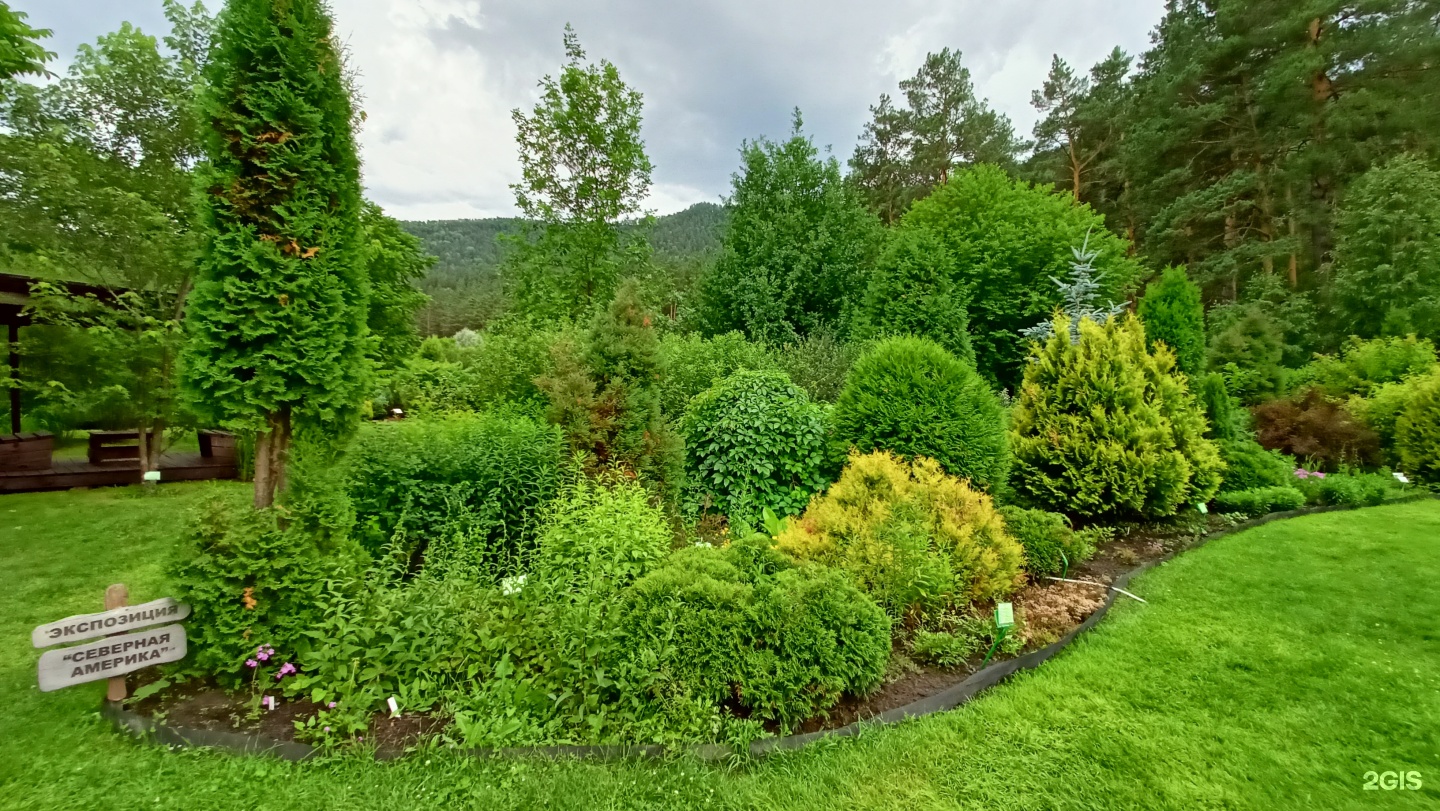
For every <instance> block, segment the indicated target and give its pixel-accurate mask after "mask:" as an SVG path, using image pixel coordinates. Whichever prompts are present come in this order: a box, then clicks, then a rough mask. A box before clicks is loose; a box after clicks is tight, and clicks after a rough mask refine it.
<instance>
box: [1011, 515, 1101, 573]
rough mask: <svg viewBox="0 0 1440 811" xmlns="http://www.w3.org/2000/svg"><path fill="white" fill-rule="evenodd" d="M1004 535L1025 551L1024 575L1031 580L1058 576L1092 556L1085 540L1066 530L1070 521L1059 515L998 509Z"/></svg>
mask: <svg viewBox="0 0 1440 811" xmlns="http://www.w3.org/2000/svg"><path fill="white" fill-rule="evenodd" d="M1000 515H1001V517H1003V518H1004V519H1005V531H1006V532H1009V533H1010V534H1011V535H1013V536H1014V537H1015V540H1017V541H1019V542H1020V546H1022V547H1024V549H1025V571H1027V572H1029V573H1030V576H1031V577H1040V576H1045V575H1058V574H1060V572H1062V571H1064V570H1065V569H1066V568H1068V567H1069V566H1074V565H1076V564H1078V563H1082V562H1084V561H1085V560H1087V559H1089V558H1090V556H1091V555H1093V554H1095V547H1094V546H1093V545H1092V544H1091V543H1090V541H1089V539H1088V538H1087V537H1086V536H1084V535H1082V534H1079V533H1076V532H1075V530H1073V529H1072V528H1071V527H1070V519H1068V518H1066V517H1065V516H1063V515H1061V514H1059V513H1052V512H1045V511H1044V510H1028V509H1025V508H1024V507H1015V506H1005V507H1001V508H1000Z"/></svg>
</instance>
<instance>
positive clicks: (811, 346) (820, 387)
mask: <svg viewBox="0 0 1440 811" xmlns="http://www.w3.org/2000/svg"><path fill="white" fill-rule="evenodd" d="M864 348H865V344H863V343H857V342H854V341H842V340H840V339H839V338H837V337H835V334H834V333H833V332H830V331H828V330H820V331H818V332H813V333H811V334H809V335H807V336H805V337H804V338H801V339H799V340H796V341H790V342H788V343H785V344H782V345H780V346H778V347H776V348H774V349H773V350H772V351H771V357H773V358H774V359H775V365H776V366H779V367H780V370H781V371H783V372H785V374H787V375H789V376H790V382H791V383H794V384H795V385H797V386H799V387H800V388H802V389H804V390H805V393H806V394H808V395H810V399H811V400H814V401H815V402H817V403H833V402H835V401H836V400H837V399H839V397H840V390H841V389H843V388H844V387H845V377H846V376H847V375H849V374H850V367H852V366H854V365H855V360H856V359H857V358H859V357H860V353H861V352H862V351H863V350H864Z"/></svg>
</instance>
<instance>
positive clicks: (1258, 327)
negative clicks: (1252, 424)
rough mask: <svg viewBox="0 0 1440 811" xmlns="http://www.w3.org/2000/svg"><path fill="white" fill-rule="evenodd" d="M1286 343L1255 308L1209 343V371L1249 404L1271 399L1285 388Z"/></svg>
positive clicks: (1264, 315) (1272, 321) (1262, 311)
mask: <svg viewBox="0 0 1440 811" xmlns="http://www.w3.org/2000/svg"><path fill="white" fill-rule="evenodd" d="M1284 357H1285V343H1284V340H1283V337H1282V336H1281V334H1280V329H1279V327H1278V326H1277V325H1276V324H1275V322H1274V320H1273V319H1272V318H1270V317H1269V316H1268V315H1266V313H1265V310H1264V309H1263V308H1262V307H1258V306H1252V307H1250V308H1248V309H1247V310H1246V311H1245V313H1244V315H1242V316H1241V317H1240V318H1238V319H1236V320H1235V321H1234V323H1232V324H1231V325H1230V326H1228V327H1226V328H1225V329H1223V330H1221V331H1220V332H1218V333H1217V334H1216V335H1215V337H1214V338H1213V339H1212V340H1211V342H1210V354H1209V358H1208V361H1207V362H1208V364H1209V367H1208V368H1209V369H1210V371H1212V372H1217V373H1219V374H1221V375H1223V376H1224V377H1225V387H1226V388H1227V389H1228V390H1229V391H1230V393H1231V394H1233V395H1235V396H1236V397H1238V398H1239V399H1240V401H1241V402H1243V403H1246V404H1253V403H1258V402H1260V401H1261V400H1264V399H1265V398H1267V397H1272V396H1274V395H1276V394H1278V393H1280V391H1281V390H1282V389H1283V388H1284V386H1285V369H1284V367H1283V366H1281V362H1282V361H1283V360H1284Z"/></svg>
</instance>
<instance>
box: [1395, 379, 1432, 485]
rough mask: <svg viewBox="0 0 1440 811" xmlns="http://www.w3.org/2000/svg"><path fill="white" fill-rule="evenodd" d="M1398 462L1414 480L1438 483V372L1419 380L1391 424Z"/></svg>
mask: <svg viewBox="0 0 1440 811" xmlns="http://www.w3.org/2000/svg"><path fill="white" fill-rule="evenodd" d="M1395 445H1396V447H1397V448H1398V449H1399V451H1400V466H1401V468H1402V469H1403V470H1404V471H1405V472H1406V473H1409V474H1410V475H1411V476H1413V477H1415V479H1416V480H1417V481H1423V482H1430V483H1432V484H1435V483H1440V374H1434V375H1431V376H1430V378H1429V379H1428V380H1426V381H1425V382H1424V383H1422V384H1420V386H1419V389H1418V390H1417V391H1416V392H1415V393H1414V396H1412V397H1411V398H1410V400H1409V403H1408V404H1407V405H1406V406H1405V412H1404V413H1403V414H1401V416H1400V419H1399V421H1398V422H1397V423H1396V427H1395Z"/></svg>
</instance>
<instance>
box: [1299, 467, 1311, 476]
mask: <svg viewBox="0 0 1440 811" xmlns="http://www.w3.org/2000/svg"><path fill="white" fill-rule="evenodd" d="M1295 475H1296V476H1298V477H1300V478H1302V479H1308V478H1310V471H1308V470H1306V469H1305V468H1303V467H1297V468H1295Z"/></svg>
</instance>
